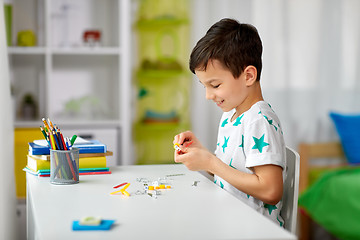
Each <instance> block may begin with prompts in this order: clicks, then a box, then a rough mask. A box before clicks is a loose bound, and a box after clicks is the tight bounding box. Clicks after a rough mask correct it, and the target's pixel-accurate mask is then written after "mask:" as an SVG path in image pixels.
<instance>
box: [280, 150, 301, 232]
mask: <svg viewBox="0 0 360 240" xmlns="http://www.w3.org/2000/svg"><path fill="white" fill-rule="evenodd" d="M286 171H287V177H286V179H285V182H284V192H283V198H282V201H283V206H282V209H281V212H280V214H281V216H282V218H283V219H284V221H285V226H284V227H285V229H287V230H288V231H290V232H291V233H293V234H296V220H297V207H298V196H299V175H300V156H299V154H298V153H297V152H296V151H294V150H292V149H291V148H288V147H286Z"/></svg>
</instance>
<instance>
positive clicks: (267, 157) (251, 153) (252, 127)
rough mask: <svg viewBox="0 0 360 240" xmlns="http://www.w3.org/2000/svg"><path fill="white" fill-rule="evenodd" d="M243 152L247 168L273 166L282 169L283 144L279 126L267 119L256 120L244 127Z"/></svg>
mask: <svg viewBox="0 0 360 240" xmlns="http://www.w3.org/2000/svg"><path fill="white" fill-rule="evenodd" d="M246 128H247V129H246V131H245V134H244V152H245V155H246V164H245V166H246V167H247V168H251V167H255V166H261V165H267V164H273V165H278V166H280V167H282V168H283V169H284V167H285V143H284V138H283V135H282V131H281V129H280V128H279V125H278V124H276V123H275V122H273V121H269V119H268V118H266V117H263V118H258V119H256V120H255V121H254V122H252V123H251V124H249V125H248V126H247V127H246Z"/></svg>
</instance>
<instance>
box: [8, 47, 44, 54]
mask: <svg viewBox="0 0 360 240" xmlns="http://www.w3.org/2000/svg"><path fill="white" fill-rule="evenodd" d="M45 52H46V48H45V47H8V53H9V54H24V55H25V54H29V55H30V54H39V55H41V54H45Z"/></svg>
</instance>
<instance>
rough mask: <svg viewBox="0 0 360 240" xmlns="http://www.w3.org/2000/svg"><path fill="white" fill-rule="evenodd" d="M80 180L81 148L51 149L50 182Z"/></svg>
mask: <svg viewBox="0 0 360 240" xmlns="http://www.w3.org/2000/svg"><path fill="white" fill-rule="evenodd" d="M78 182H79V149H77V148H73V149H71V150H50V183H52V184H58V185H66V184H74V183H78Z"/></svg>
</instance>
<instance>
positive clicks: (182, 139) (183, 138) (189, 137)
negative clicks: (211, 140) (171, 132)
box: [173, 131, 202, 150]
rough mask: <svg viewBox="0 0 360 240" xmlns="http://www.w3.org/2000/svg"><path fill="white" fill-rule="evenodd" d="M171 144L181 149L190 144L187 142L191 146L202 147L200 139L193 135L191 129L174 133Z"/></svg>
mask: <svg viewBox="0 0 360 240" xmlns="http://www.w3.org/2000/svg"><path fill="white" fill-rule="evenodd" d="M173 144H174V145H178V146H179V147H180V149H181V150H183V149H185V148H186V146H190V145H189V144H191V146H192V147H201V148H202V145H201V143H200V141H199V140H198V139H197V138H196V137H195V135H194V134H193V133H192V132H191V131H186V132H182V133H179V134H178V135H176V136H175V137H174V141H173Z"/></svg>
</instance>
